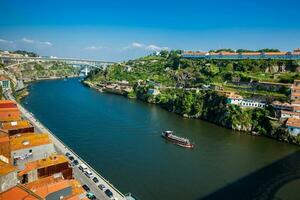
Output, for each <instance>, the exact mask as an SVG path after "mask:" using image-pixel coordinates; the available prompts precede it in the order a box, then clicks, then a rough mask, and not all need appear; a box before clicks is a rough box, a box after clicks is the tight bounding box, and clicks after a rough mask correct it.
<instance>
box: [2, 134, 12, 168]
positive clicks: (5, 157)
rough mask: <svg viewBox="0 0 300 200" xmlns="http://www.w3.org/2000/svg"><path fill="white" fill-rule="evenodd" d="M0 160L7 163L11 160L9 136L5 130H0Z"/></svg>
mask: <svg viewBox="0 0 300 200" xmlns="http://www.w3.org/2000/svg"><path fill="white" fill-rule="evenodd" d="M0 160H1V161H3V162H6V163H9V161H10V145H9V136H8V134H7V133H3V132H0Z"/></svg>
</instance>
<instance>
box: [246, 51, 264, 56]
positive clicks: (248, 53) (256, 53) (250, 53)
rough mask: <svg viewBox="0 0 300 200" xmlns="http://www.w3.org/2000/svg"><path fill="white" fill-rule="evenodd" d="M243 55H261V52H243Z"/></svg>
mask: <svg viewBox="0 0 300 200" xmlns="http://www.w3.org/2000/svg"><path fill="white" fill-rule="evenodd" d="M241 54H242V55H243V56H259V55H261V53H260V52H244V53H241Z"/></svg>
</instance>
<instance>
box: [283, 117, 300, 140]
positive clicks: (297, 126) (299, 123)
mask: <svg viewBox="0 0 300 200" xmlns="http://www.w3.org/2000/svg"><path fill="white" fill-rule="evenodd" d="M286 126H287V128H288V131H289V133H290V134H291V135H293V136H298V135H299V134H300V119H295V118H289V119H288V120H287V122H286Z"/></svg>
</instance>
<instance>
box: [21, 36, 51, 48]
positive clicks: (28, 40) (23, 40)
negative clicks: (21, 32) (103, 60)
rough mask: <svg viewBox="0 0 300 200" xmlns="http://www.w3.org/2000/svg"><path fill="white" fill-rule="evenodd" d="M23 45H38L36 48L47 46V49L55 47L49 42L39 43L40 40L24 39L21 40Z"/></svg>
mask: <svg viewBox="0 0 300 200" xmlns="http://www.w3.org/2000/svg"><path fill="white" fill-rule="evenodd" d="M21 41H22V42H23V43H26V44H31V45H36V46H39V47H41V46H44V47H45V46H46V47H51V46H53V45H52V43H51V42H48V41H45V42H42V41H38V40H32V39H28V38H23V39H22V40H21Z"/></svg>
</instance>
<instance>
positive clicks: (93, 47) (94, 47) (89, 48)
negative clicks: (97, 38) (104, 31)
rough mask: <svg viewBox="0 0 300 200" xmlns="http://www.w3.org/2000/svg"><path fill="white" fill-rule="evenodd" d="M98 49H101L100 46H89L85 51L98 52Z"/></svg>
mask: <svg viewBox="0 0 300 200" xmlns="http://www.w3.org/2000/svg"><path fill="white" fill-rule="evenodd" d="M100 49H103V47H102V46H89V47H86V48H85V50H89V51H98V50H100Z"/></svg>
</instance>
